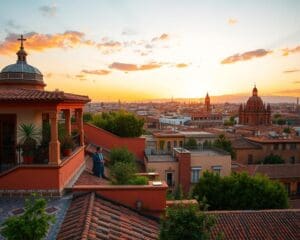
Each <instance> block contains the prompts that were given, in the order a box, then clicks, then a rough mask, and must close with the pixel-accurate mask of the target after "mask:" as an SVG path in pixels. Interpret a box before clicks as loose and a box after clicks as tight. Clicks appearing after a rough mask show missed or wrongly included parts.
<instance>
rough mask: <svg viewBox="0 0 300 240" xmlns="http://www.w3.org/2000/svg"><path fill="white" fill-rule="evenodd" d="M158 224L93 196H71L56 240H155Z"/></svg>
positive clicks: (92, 194) (90, 194)
mask: <svg viewBox="0 0 300 240" xmlns="http://www.w3.org/2000/svg"><path fill="white" fill-rule="evenodd" d="M157 237H158V222H157V221H155V220H153V219H151V218H148V217H147V216H144V215H141V214H139V213H137V212H135V211H134V210H131V209H129V208H126V207H124V206H121V205H119V204H116V203H113V202H110V201H107V200H104V199H102V198H101V197H100V196H98V195H96V194H95V193H89V194H84V195H80V196H77V197H74V199H73V200H72V203H71V205H70V208H69V210H68V212H67V215H66V217H65V219H64V222H63V224H62V227H61V229H60V232H59V234H58V237H57V239H59V240H63V239H75V240H76V239H149V240H151V239H157Z"/></svg>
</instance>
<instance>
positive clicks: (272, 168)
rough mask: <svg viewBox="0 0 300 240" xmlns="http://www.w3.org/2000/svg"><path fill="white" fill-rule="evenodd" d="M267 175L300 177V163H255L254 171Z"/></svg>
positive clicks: (271, 176) (274, 177)
mask: <svg viewBox="0 0 300 240" xmlns="http://www.w3.org/2000/svg"><path fill="white" fill-rule="evenodd" d="M256 173H260V174H264V175H267V176H268V177H269V178H272V179H279V178H300V164H266V165H257V167H256V168H255V172H254V174H256Z"/></svg>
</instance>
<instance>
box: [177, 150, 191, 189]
mask: <svg viewBox="0 0 300 240" xmlns="http://www.w3.org/2000/svg"><path fill="white" fill-rule="evenodd" d="M176 156H177V160H178V183H179V184H180V185H181V186H182V190H183V192H184V193H185V194H187V193H188V192H189V190H190V183H191V153H190V152H189V151H188V150H186V149H183V148H181V149H178V151H177V153H176Z"/></svg>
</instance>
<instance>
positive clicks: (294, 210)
mask: <svg viewBox="0 0 300 240" xmlns="http://www.w3.org/2000/svg"><path fill="white" fill-rule="evenodd" d="M267 212H271V213H274V212H300V209H298V208H283V209H261V210H251V209H249V210H216V211H206V213H209V214H218V213H219V214H221V213H267Z"/></svg>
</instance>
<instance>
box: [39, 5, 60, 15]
mask: <svg viewBox="0 0 300 240" xmlns="http://www.w3.org/2000/svg"><path fill="white" fill-rule="evenodd" d="M39 10H40V11H41V13H42V14H43V15H44V16H46V17H53V16H55V15H56V13H57V7H56V6H55V5H52V6H47V5H44V6H41V7H40V8H39Z"/></svg>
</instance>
